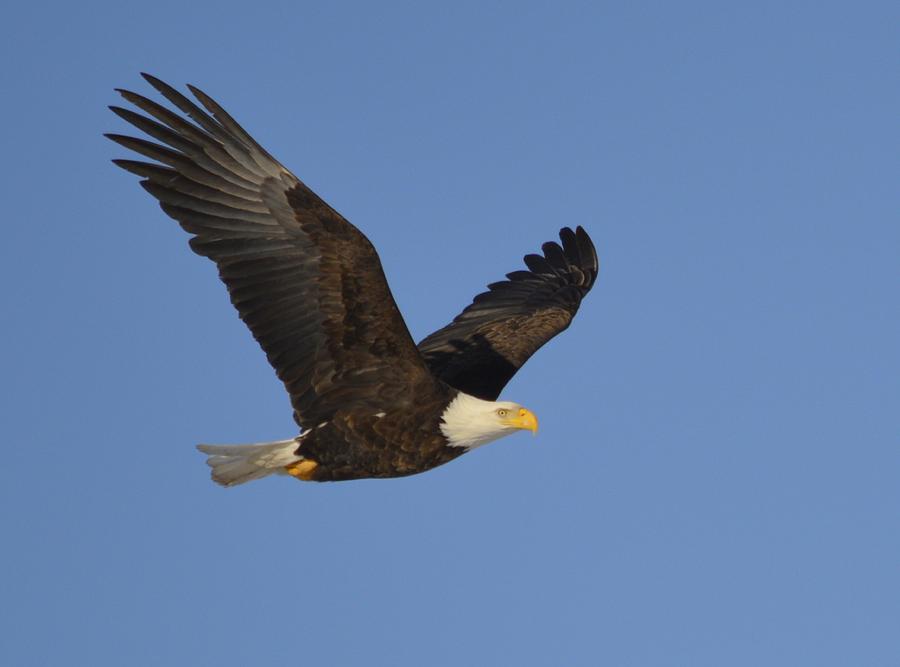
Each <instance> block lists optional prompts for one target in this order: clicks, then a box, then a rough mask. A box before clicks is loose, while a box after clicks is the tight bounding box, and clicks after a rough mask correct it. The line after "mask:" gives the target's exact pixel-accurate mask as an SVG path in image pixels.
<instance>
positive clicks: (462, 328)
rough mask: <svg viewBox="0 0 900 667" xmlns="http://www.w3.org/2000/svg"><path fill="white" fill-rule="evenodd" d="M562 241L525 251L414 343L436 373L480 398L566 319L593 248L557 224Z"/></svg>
mask: <svg viewBox="0 0 900 667" xmlns="http://www.w3.org/2000/svg"><path fill="white" fill-rule="evenodd" d="M559 238H560V241H562V246H560V244H558V243H555V242H552V241H551V242H548V243H545V244H544V245H543V246H542V248H541V249H542V250H543V252H544V255H543V257H542V256H541V255H526V257H525V264H526V265H527V266H528V269H529V270H528V271H513V272H512V273H509V274H507V276H506V277H507V280H503V281H501V282H496V283H492V284H491V285H488V291H487V292H484V293H482V294H479V295H478V296H476V297H475V299H474V301H473V303H472V304H471V305H469V306H468V307H467V308H466V309H465V310H463V311H462V313H460V314H459V315H457V316H456V319H454V320H453V322H451V323H450V324H448V325H447V326H445V327H444V328H443V329H439V330H438V331H435V332H434V333H433V334H431V335H430V336H428V337H427V338H425V339H424V340H423V341H422V342H420V343H419V350H420V351H421V352H422V354H423V355H424V357H425V360H426V362H427V363H428V366H429V368H430V369H431V371H432V373H434V374H435V375H436V376H437V377H439V378H440V379H441V380H443V381H444V382H446V383H447V384H449V385H451V386H452V387H455V388H457V389H459V390H460V391H464V392H466V393H467V394H472V395H473V396H477V397H479V398H483V399H485V400H496V398H497V397H498V396H499V395H500V391H501V390H502V389H503V387H505V386H506V383H507V382H509V380H510V379H511V378H512V376H513V375H515V373H516V371H518V370H519V368H521V367H522V365H523V364H524V363H525V362H526V361H528V359H529V357H531V355H532V354H534V353H535V352H536V351H537V350H538V348H540V347H541V346H542V345H543V344H544V343H546V342H547V341H548V340H550V339H551V338H553V337H554V336H555V335H556V334H558V333H560V332H561V331H563V330H564V329H565V328H566V327H568V326H569V323H570V322H571V321H572V318H573V317H574V316H575V313H576V312H578V306H579V305H580V304H581V300H582V299H583V298H584V296H585V295H586V294H587V293H588V291H589V290H590V289H591V287H592V286H593V284H594V280H595V279H596V277H597V270H598V266H599V265H598V262H597V251H596V250H595V249H594V244H593V243H592V242H591V238H590V237H589V236H588V234H587V232H586V231H584V229H582V228H581V227H578V228H577V229H576V230H575V231H574V232H573V231H572V230H571V229H569V228H568V227H563V228H562V229H561V230H560V232H559Z"/></svg>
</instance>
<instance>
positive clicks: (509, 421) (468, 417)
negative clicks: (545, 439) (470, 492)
mask: <svg viewBox="0 0 900 667" xmlns="http://www.w3.org/2000/svg"><path fill="white" fill-rule="evenodd" d="M441 419H442V421H441V432H442V433H443V434H444V437H445V438H447V441H448V442H447V445H448V446H450V447H465V448H466V449H473V448H475V447H480V446H481V445H486V444H487V443H489V442H492V441H493V440H496V439H497V438H502V437H503V436H504V435H510V434H511V433H515V432H516V431H520V430H522V429H527V430H529V431H531V432H532V433H537V429H538V421H537V417H535V416H534V414H532V412H531V411H530V410H527V409H525V408H523V407H522V406H521V405H519V404H518V403H511V402H509V401H483V400H481V399H480V398H475V397H474V396H470V395H469V394H463V393H460V394H459V395H458V396H457V397H456V398H454V399H453V400H452V401H451V402H450V405H448V406H447V408H446V410H444V414H443V415H441Z"/></svg>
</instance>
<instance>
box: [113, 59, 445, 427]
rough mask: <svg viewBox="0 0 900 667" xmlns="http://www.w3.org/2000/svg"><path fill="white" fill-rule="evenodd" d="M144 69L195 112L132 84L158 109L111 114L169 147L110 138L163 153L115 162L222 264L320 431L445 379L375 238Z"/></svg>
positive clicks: (227, 120) (232, 127)
mask: <svg viewBox="0 0 900 667" xmlns="http://www.w3.org/2000/svg"><path fill="white" fill-rule="evenodd" d="M144 78H145V79H146V80H147V81H148V82H149V83H150V84H151V85H152V86H153V87H154V88H155V89H156V90H157V91H159V92H160V93H161V94H162V96H163V97H165V98H166V99H167V100H168V101H169V102H170V103H171V104H172V105H174V106H175V107H176V108H177V109H178V110H179V111H181V112H182V113H184V114H185V115H186V116H187V118H189V119H190V121H193V122H190V121H189V120H187V119H185V118H183V117H181V116H179V115H178V114H177V113H175V112H173V111H171V110H169V109H167V108H166V107H164V106H162V105H160V104H158V103H156V102H154V101H152V100H149V99H147V98H145V97H143V96H141V95H138V94H137V93H133V92H130V91H125V90H120V91H119V92H120V94H121V95H122V97H123V98H124V99H125V100H126V101H127V102H130V103H131V104H133V105H134V106H135V107H137V108H138V109H140V110H141V111H143V112H144V113H146V114H148V116H149V117H148V116H144V115H141V114H140V113H137V112H135V111H132V110H130V109H125V108H122V107H111V108H112V110H113V112H115V113H116V114H117V115H118V116H119V117H120V118H122V119H123V120H125V121H126V122H128V123H130V124H131V125H132V126H134V127H135V128H137V129H139V130H141V131H143V132H144V133H145V134H147V135H148V136H150V137H151V138H153V139H155V140H157V141H159V142H161V144H157V143H154V142H152V141H148V140H146V139H140V138H135V137H129V136H124V135H119V134H111V135H107V136H108V137H109V138H110V139H112V140H113V141H115V142H116V143H118V144H120V145H121V146H124V147H125V148H127V149H129V150H131V151H134V152H135V153H138V154H139V155H141V156H143V157H145V158H149V159H150V160H153V162H143V161H139V160H122V159H120V160H114V162H115V164H117V165H118V166H120V167H122V168H123V169H125V170H126V171H129V172H131V173H133V174H136V175H138V176H140V177H141V178H142V179H143V180H142V181H141V185H143V187H144V188H145V189H146V190H147V192H149V193H150V194H151V195H152V196H153V197H155V198H156V199H157V200H158V201H159V203H160V206H161V207H162V209H163V211H165V213H166V214H167V215H169V216H170V217H172V218H174V219H175V220H177V221H178V222H179V223H180V225H181V226H182V227H183V228H184V229H185V230H186V231H187V232H189V233H190V234H192V238H191V239H190V245H191V248H192V249H193V250H194V252H196V253H197V254H200V255H202V256H204V257H208V258H209V259H211V260H212V261H214V262H215V263H216V265H217V266H218V269H219V275H220V277H221V278H222V281H223V282H224V283H225V285H226V286H227V288H228V291H229V294H230V297H231V301H232V303H233V304H234V306H235V308H236V309H237V311H238V313H239V315H240V317H241V319H243V320H244V322H245V323H246V324H247V326H248V327H249V328H250V330H251V332H252V333H253V336H254V337H255V338H256V340H257V341H259V343H260V345H261V346H262V348H263V350H264V351H265V352H266V355H267V357H268V359H269V362H270V363H271V364H272V366H273V367H274V368H275V371H276V373H277V374H278V377H279V378H280V379H281V380H282V381H283V382H284V384H285V386H286V388H287V390H288V393H289V394H290V397H291V403H292V405H293V407H294V415H295V419H296V420H297V422H298V424H300V425H301V426H302V427H304V428H311V427H313V426H315V425H316V424H318V423H320V422H321V421H323V420H326V419H329V418H330V417H331V416H333V415H334V413H335V412H336V411H338V410H353V409H359V410H363V411H366V414H371V413H372V412H376V411H379V410H384V409H388V408H390V407H392V406H394V405H398V404H399V405H412V404H413V403H414V402H415V401H416V399H417V397H421V396H422V395H423V392H427V391H437V390H439V383H438V382H437V381H436V380H435V379H434V377H433V376H432V375H431V373H430V372H429V371H428V369H427V367H426V365H425V362H424V360H423V359H422V357H421V355H420V354H419V352H418V351H417V349H416V347H415V345H414V343H413V341H412V339H411V338H410V335H409V332H408V330H407V328H406V324H405V323H404V321H403V318H402V316H401V315H400V312H399V310H398V309H397V306H396V304H395V302H394V298H393V296H392V295H391V292H390V288H389V287H388V285H387V281H386V280H385V277H384V273H383V271H382V268H381V262H380V260H379V258H378V255H377V253H376V252H375V249H374V248H373V247H372V244H371V243H370V242H369V240H368V239H367V238H366V237H365V236H364V235H363V234H362V233H361V232H360V231H359V230H358V229H356V228H355V227H354V226H353V225H351V224H350V223H349V222H347V220H345V219H344V218H343V217H342V216H341V215H340V214H339V213H337V212H336V211H335V210H334V209H332V208H331V207H330V206H328V205H327V204H326V203H325V202H324V201H322V200H321V199H320V198H319V197H318V196H317V195H316V194H315V193H314V192H312V190H310V189H309V188H308V187H307V186H306V185H304V184H303V183H302V182H301V181H300V180H299V179H297V177H296V176H294V175H293V174H291V173H290V172H289V171H288V170H287V169H285V168H284V167H283V166H282V165H281V164H280V163H279V162H278V161H277V160H275V159H274V158H273V157H272V156H271V155H270V154H269V153H268V152H267V151H265V150H264V149H263V148H262V147H261V146H260V145H259V144H258V143H256V141H255V140H254V139H253V138H252V137H251V136H250V135H249V134H248V133H247V132H246V131H245V130H244V129H243V128H242V127H241V126H240V125H239V124H238V123H237V122H236V121H235V120H234V119H233V118H232V117H231V116H230V115H229V114H228V113H227V112H225V110H224V109H222V107H221V106H219V104H218V103H216V102H215V101H214V100H212V98H210V97H209V96H208V95H206V94H205V93H203V92H202V91H200V90H198V89H197V88H194V87H189V88H190V91H191V92H192V93H193V95H194V96H195V97H196V99H197V100H198V101H199V102H200V104H201V105H202V107H203V108H201V107H200V106H198V105H196V104H195V103H194V102H192V101H191V100H189V99H188V98H187V97H186V96H184V95H182V94H181V93H180V92H178V91H176V90H175V89H174V88H172V87H171V86H169V85H168V84H166V83H164V82H162V81H160V80H159V79H157V78H155V77H152V76H150V75H144ZM204 109H205V110H204ZM163 144H164V145H163ZM160 163H161V164H160Z"/></svg>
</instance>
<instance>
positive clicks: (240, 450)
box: [197, 438, 303, 486]
mask: <svg viewBox="0 0 900 667" xmlns="http://www.w3.org/2000/svg"><path fill="white" fill-rule="evenodd" d="M298 446H299V443H298V441H297V439H296V438H291V439H290V440H277V441H275V442H259V443H256V444H253V445H197V449H199V450H200V451H201V452H203V453H204V454H206V455H207V459H206V465H208V466H209V467H210V468H212V478H213V481H214V482H216V483H217V484H221V485H222V486H237V485H238V484H243V483H244V482H251V481H253V480H254V479H262V478H263V477H267V476H269V475H273V474H286V473H287V471H286V470H285V469H284V467H285V466H289V465H291V464H292V463H296V462H297V461H302V460H303V457H302V456H297V454H295V453H294V452H296V451H297V447H298Z"/></svg>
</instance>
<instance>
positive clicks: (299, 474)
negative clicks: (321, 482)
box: [284, 459, 319, 482]
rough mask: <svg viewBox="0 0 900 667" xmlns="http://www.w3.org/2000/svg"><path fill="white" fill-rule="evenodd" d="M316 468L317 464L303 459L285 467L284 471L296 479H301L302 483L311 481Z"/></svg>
mask: <svg viewBox="0 0 900 667" xmlns="http://www.w3.org/2000/svg"><path fill="white" fill-rule="evenodd" d="M318 467H319V464H318V463H316V462H315V461H312V460H310V459H303V460H302V461H297V462H296V463H292V464H291V465H289V466H285V467H284V469H285V470H287V473H288V475H291V476H292V477H296V478H297V479H302V480H303V481H304V482H308V481H310V480H311V479H312V474H313V471H314V470H315V469H316V468H318Z"/></svg>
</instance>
